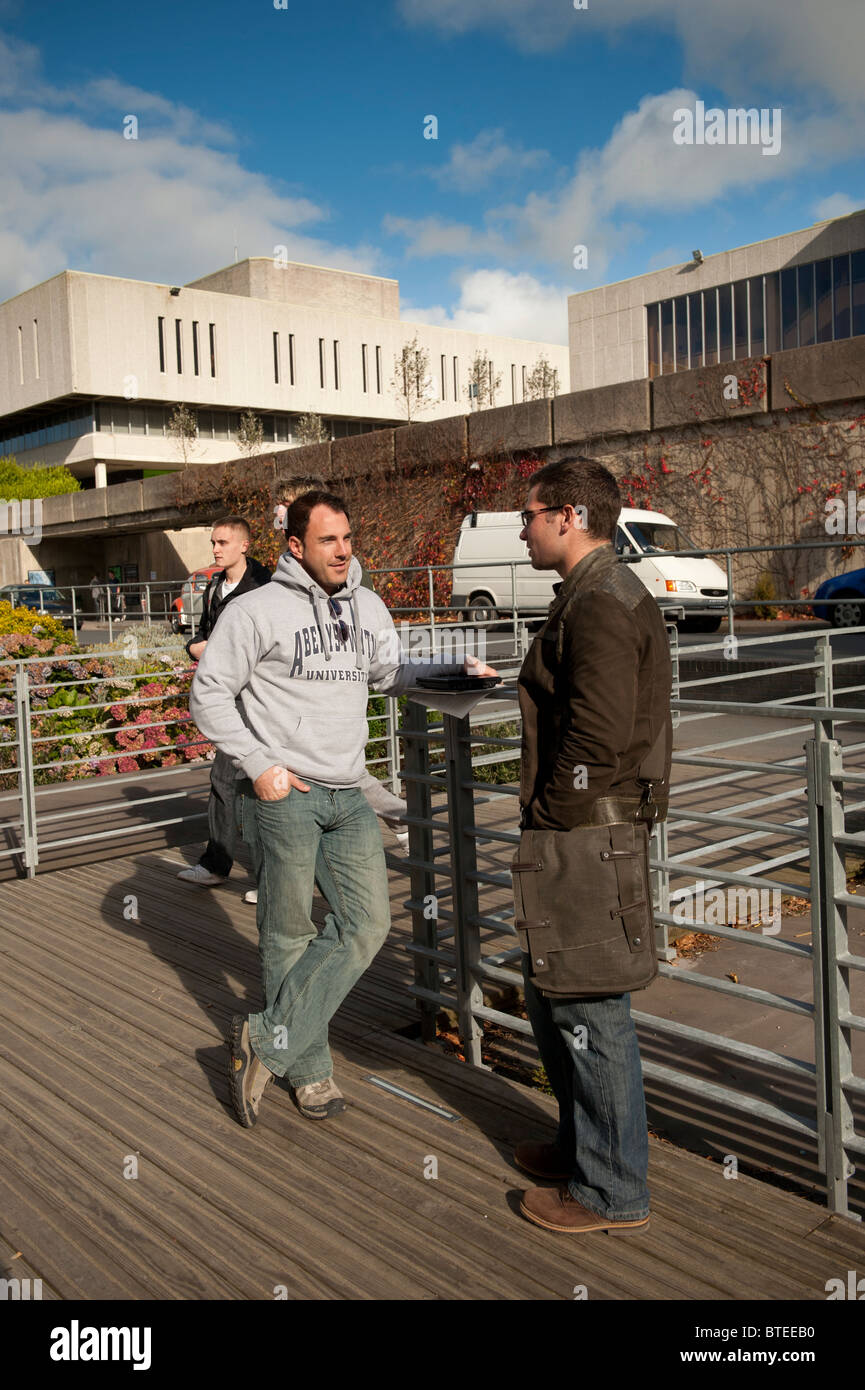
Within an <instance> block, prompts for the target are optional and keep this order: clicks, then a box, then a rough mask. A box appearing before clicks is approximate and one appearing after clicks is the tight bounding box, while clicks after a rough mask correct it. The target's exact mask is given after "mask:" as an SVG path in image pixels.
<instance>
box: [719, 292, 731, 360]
mask: <svg viewBox="0 0 865 1390" xmlns="http://www.w3.org/2000/svg"><path fill="white" fill-rule="evenodd" d="M718 352H719V354H720V356H719V358H718V361H719V362H732V360H733V287H732V285H719V286H718Z"/></svg>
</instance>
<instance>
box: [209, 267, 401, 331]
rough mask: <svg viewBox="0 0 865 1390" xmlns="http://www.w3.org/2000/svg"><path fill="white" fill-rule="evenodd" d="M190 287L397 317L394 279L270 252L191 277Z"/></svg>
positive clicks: (396, 288) (316, 306)
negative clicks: (301, 261) (286, 258)
mask: <svg viewBox="0 0 865 1390" xmlns="http://www.w3.org/2000/svg"><path fill="white" fill-rule="evenodd" d="M190 288H194V289H202V290H216V291H218V292H219V293H220V294H241V295H246V296H248V297H249V298H252V299H269V300H271V301H272V302H274V303H283V304H298V305H304V306H305V307H306V308H308V309H336V310H338V311H339V312H341V313H347V314H368V315H370V314H371V315H374V316H375V317H377V318H385V319H398V318H399V281H398V280H389V279H384V278H383V277H382V276H378V275H358V274H355V273H353V272H352V271H349V270H332V269H329V268H326V267H324V266H319V265H301V264H299V263H298V262H297V261H288V262H281V261H278V260H274V259H273V258H271V257H269V256H250V257H249V258H248V259H247V260H244V261H241V262H239V263H238V264H237V265H229V266H225V267H224V269H222V270H217V271H215V272H214V274H212V275H204V276H202V277H201V278H200V279H199V280H191V281H190Z"/></svg>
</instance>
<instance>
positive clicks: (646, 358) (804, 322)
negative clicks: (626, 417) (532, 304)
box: [568, 211, 865, 391]
mask: <svg viewBox="0 0 865 1390" xmlns="http://www.w3.org/2000/svg"><path fill="white" fill-rule="evenodd" d="M862 334H865V211H862V212H855V213H851V214H850V215H849V216H847V217H838V218H833V219H831V220H830V221H826V222H818V223H817V224H816V225H815V226H813V227H807V228H805V230H804V231H799V232H789V233H788V234H786V235H785V236H780V237H773V238H771V239H770V240H768V241H757V242H754V243H753V244H752V245H750V246H742V247H738V248H737V249H736V250H733V251H721V252H719V253H718V254H717V255H714V256H706V257H703V256H701V255H700V253H699V252H698V251H695V252H694V253H693V257H692V259H691V260H690V261H688V262H687V263H686V264H684V265H678V266H672V267H670V268H669V269H667V270H656V271H652V272H650V273H649V274H647V275H638V276H635V277H634V278H633V279H631V280H620V281H619V282H618V283H617V284H613V285H604V286H602V287H601V288H600V289H595V290H586V291H584V292H583V293H581V294H572V295H569V296H568V338H569V344H570V381H571V390H572V391H582V390H584V389H586V388H588V387H593V386H610V385H613V384H614V383H616V382H620V381H635V380H639V379H641V378H643V377H656V376H662V375H666V374H667V373H669V372H676V371H687V370H688V369H690V368H694V367H704V366H711V365H713V364H714V363H717V362H729V361H734V360H736V359H740V358H743V357H759V356H762V355H763V354H764V353H772V352H778V351H780V350H782V349H785V348H796V347H808V346H810V345H811V344H812V343H828V342H833V341H834V340H836V339H840V338H850V337H858V336H860V335H862Z"/></svg>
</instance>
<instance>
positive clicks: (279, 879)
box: [237, 781, 390, 1088]
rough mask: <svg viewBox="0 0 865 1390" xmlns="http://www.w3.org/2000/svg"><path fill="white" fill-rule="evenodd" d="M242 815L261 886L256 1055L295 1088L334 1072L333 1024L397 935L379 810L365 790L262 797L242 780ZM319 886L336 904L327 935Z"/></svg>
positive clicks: (252, 1026)
mask: <svg viewBox="0 0 865 1390" xmlns="http://www.w3.org/2000/svg"><path fill="white" fill-rule="evenodd" d="M239 792H240V794H239V795H238V798H237V800H238V819H239V825H240V830H241V833H242V835H243V838H244V840H245V842H246V843H247V845H248V846H249V848H250V851H251V854H252V861H253V868H254V869H255V877H256V879H257V881H258V909H257V915H256V922H257V925H258V934H259V951H260V955H261V967H262V973H263V977H264V1000H265V1007H264V1009H263V1010H262V1011H261V1013H257V1014H252V1015H250V1019H249V1037H250V1042H251V1043H252V1047H253V1050H254V1052H255V1053H256V1056H257V1057H259V1058H260V1060H261V1061H262V1062H264V1064H265V1066H266V1067H268V1068H269V1069H270V1070H271V1071H272V1072H275V1073H276V1075H277V1076H287V1077H288V1080H289V1082H290V1084H291V1085H292V1086H294V1087H295V1088H296V1087H298V1086H308V1085H310V1084H311V1083H312V1082H315V1081H325V1080H327V1078H328V1077H330V1076H332V1075H333V1062H332V1060H331V1055H330V1049H329V1047H328V1042H327V1025H328V1023H329V1021H330V1019H331V1017H332V1016H333V1014H335V1013H336V1011H337V1009H338V1008H339V1006H340V1004H341V1003H342V1001H343V999H344V998H345V996H346V995H347V994H348V992H349V990H350V989H351V987H352V985H353V984H354V983H355V981H356V980H358V979H359V978H360V976H361V975H362V974H363V972H364V971H365V970H366V968H367V966H368V965H369V964H370V962H371V961H372V959H373V957H374V956H375V954H376V952H377V951H378V950H379V948H380V947H381V946H382V944H383V942H384V940H385V937H386V936H387V934H388V931H389V930H390V902H389V896H388V882H387V870H386V868H385V861H384V850H383V848H382V843H381V836H380V834H379V831H378V826H377V824H376V818H375V814H374V813H373V811H372V810H371V808H370V806H369V804H368V803H367V801H366V799H365V798H364V795H363V792H362V791H360V790H359V789H358V788H357V787H349V788H345V789H342V790H337V791H333V790H331V789H330V788H328V787H322V786H319V785H317V784H315V783H313V784H312V785H311V787H310V790H309V791H308V792H302V791H298V790H297V788H296V787H295V788H293V789H292V790H291V791H290V792H289V794H288V796H285V797H282V798H281V799H280V800H279V801H260V800H259V799H258V797H256V796H255V794H254V793H253V792H252V788H251V784H250V783H249V782H247V781H243V782H241V783H240V787H239ZM316 883H317V884H318V886H319V889H320V890H321V892H322V894H323V895H324V897H325V898H326V899H327V901H328V904H329V905H330V912H328V914H327V917H326V918H325V925H324V927H323V929H322V930H321V931H319V930H318V929H317V928H316V926H315V924H314V922H313V920H312V917H311V912H312V899H313V892H314V890H315V885H316Z"/></svg>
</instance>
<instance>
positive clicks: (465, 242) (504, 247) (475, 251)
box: [382, 213, 509, 258]
mask: <svg viewBox="0 0 865 1390" xmlns="http://www.w3.org/2000/svg"><path fill="white" fill-rule="evenodd" d="M382 230H383V231H384V232H385V233H386V234H387V235H388V236H401V237H404V238H405V241H406V249H405V254H406V256H407V257H409V258H413V257H427V258H429V257H434V256H469V255H471V256H482V255H498V256H503V257H504V256H507V255H508V254H509V250H508V243H507V242H506V241H505V240H504V238H503V237H502V236H500V235H499V234H497V233H496V232H485V231H479V230H478V229H477V228H475V227H472V226H470V225H469V224H468V223H467V222H446V221H445V220H444V219H443V218H441V217H394V216H392V215H391V214H390V213H388V214H386V215H385V216H384V217H383V218H382Z"/></svg>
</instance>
